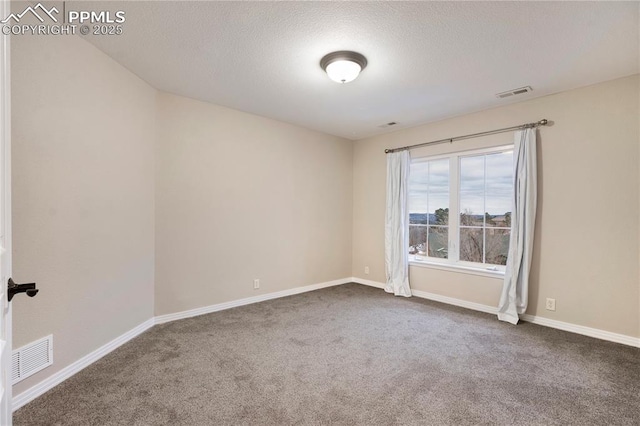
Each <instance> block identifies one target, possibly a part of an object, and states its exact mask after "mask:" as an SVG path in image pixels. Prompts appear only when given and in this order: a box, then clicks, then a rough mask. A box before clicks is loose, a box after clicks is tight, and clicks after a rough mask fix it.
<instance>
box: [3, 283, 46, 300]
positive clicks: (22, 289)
mask: <svg viewBox="0 0 640 426" xmlns="http://www.w3.org/2000/svg"><path fill="white" fill-rule="evenodd" d="M7 290H8V292H7V296H8V297H9V302H11V299H13V296H15V295H16V294H18V293H27V296H29V297H33V296H35V295H36V294H38V291H39V290H38V289H37V288H36V283H28V284H16V283H14V282H13V278H9V282H8V283H7Z"/></svg>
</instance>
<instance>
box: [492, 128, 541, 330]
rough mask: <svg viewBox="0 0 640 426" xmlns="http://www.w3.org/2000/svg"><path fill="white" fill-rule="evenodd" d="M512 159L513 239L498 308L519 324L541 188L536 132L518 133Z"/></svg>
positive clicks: (504, 318) (505, 317)
mask: <svg viewBox="0 0 640 426" xmlns="http://www.w3.org/2000/svg"><path fill="white" fill-rule="evenodd" d="M513 157H514V169H513V171H514V173H513V179H514V185H513V201H512V210H511V237H510V240H509V255H508V258H507V267H506V271H505V274H504V285H503V287H502V295H501V296H500V304H499V305H498V319H499V320H501V321H507V322H510V323H512V324H517V323H518V314H523V313H524V312H525V311H526V309H527V302H528V292H529V272H530V270H531V257H532V254H533V232H534V227H535V222H536V201H537V188H538V186H537V172H536V167H537V166H536V129H525V130H520V131H517V132H516V134H515V144H514V153H513Z"/></svg>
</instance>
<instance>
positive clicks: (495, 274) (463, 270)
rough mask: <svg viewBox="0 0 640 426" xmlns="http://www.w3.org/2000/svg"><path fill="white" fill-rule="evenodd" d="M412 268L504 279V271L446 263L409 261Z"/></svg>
mask: <svg viewBox="0 0 640 426" xmlns="http://www.w3.org/2000/svg"><path fill="white" fill-rule="evenodd" d="M409 265H410V266H418V267H420V268H430V269H438V270H441V271H449V272H457V273H459V274H468V275H479V276H482V277H489V278H494V279H498V280H502V279H504V271H489V270H486V269H482V268H474V267H471V266H462V265H453V264H445V263H436V262H429V261H427V260H414V259H409Z"/></svg>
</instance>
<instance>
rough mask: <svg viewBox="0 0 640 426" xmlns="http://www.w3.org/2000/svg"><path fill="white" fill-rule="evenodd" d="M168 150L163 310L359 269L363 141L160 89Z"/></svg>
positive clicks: (159, 272)
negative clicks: (355, 154) (357, 190)
mask: <svg viewBox="0 0 640 426" xmlns="http://www.w3.org/2000/svg"><path fill="white" fill-rule="evenodd" d="M156 158H157V169H156V170H157V180H156V182H157V185H156V315H162V314H167V313H173V312H179V311H184V310H187V309H193V308H198V307H202V306H207V305H211V304H215V303H220V302H226V301H230V300H236V299H240V298H244V297H250V296H256V295H260V294H264V293H271V292H275V291H279V290H285V289H290V288H293V287H298V286H304V285H309V284H315V283H320V282H325V281H330V280H335V279H340V278H345V277H348V276H350V275H351V218H352V211H351V205H352V144H351V142H349V141H346V140H344V139H340V138H337V137H333V136H328V135H325V134H321V133H317V132H313V131H310V130H305V129H302V128H300V127H296V126H292V125H289V124H284V123H281V122H277V121H274V120H270V119H266V118H263V117H258V116H255V115H251V114H246V113H242V112H239V111H235V110H231V109H228V108H224V107H220V106H215V105H211V104H207V103H204V102H199V101H195V100H191V99H186V98H182V97H178V96H174V95H169V94H160V95H159V97H158V145H157V157H156ZM255 278H259V279H260V289H259V290H254V289H253V280H254V279H255Z"/></svg>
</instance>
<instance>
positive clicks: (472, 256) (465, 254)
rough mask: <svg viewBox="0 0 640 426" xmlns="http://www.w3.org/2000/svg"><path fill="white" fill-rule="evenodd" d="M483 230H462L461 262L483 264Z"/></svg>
mask: <svg viewBox="0 0 640 426" xmlns="http://www.w3.org/2000/svg"><path fill="white" fill-rule="evenodd" d="M482 246H483V242H482V229H478V228H460V260H464V261H466V262H479V263H482V253H483V247H482Z"/></svg>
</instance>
